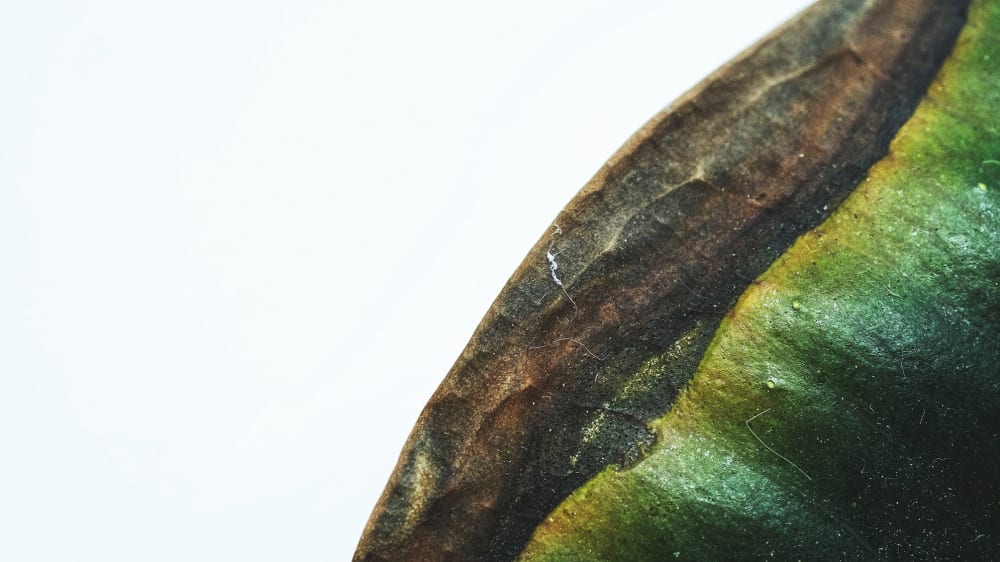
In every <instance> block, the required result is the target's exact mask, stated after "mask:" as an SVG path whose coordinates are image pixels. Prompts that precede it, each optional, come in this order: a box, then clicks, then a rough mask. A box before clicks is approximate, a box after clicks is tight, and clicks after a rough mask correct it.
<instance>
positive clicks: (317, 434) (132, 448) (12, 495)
mask: <svg viewBox="0 0 1000 562" xmlns="http://www.w3.org/2000/svg"><path fill="white" fill-rule="evenodd" d="M807 3H808V2H806V1H805V0H781V1H777V0H775V1H770V2H766V3H763V2H736V1H732V0H728V1H727V0H701V1H700V2H681V1H677V0H670V1H667V0H661V1H659V2H652V1H646V2H640V1H626V2H607V1H605V2H596V1H583V2H579V1H578V2H566V1H563V2H528V1H523V0H517V1H512V2H503V3H472V2H457V1H452V2H447V1H433V0H432V1H428V2H398V1H397V2H383V3H379V2H361V1H352V2H343V1H338V0H327V1H325V2H323V1H308V0H292V1H281V2H278V1H275V0H269V1H243V2H235V1H226V2H223V1H197V2H195V1H188V0H183V1H177V2H134V1H125V0H122V1H117V2H116V1H111V0H92V1H80V2H58V1H54V0H44V1H37V2H14V1H9V2H5V3H4V5H3V6H2V7H0V80H2V88H0V258H2V269H0V559H2V560H11V561H19V562H29V561H67V560H81V561H116V562H118V561H120V562H134V561H137V560H142V561H144V562H156V561H171V562H175V561H178V560H185V561H220V560H226V561H230V560H231V561H277V560H281V561H309V562H314V561H317V560H331V561H332V560H347V559H349V558H350V555H351V553H352V552H353V549H354V546H355V544H356V543H357V540H358V538H359V536H360V533H361V531H362V528H363V526H364V523H365V521H366V520H367V517H368V514H369V512H370V511H371V509H372V507H373V505H374V503H375V501H376V499H377V497H378V495H379V493H380V491H381V489H382V487H383V485H384V483H385V481H386V479H387V478H388V476H389V473H390V471H391V470H392V467H393V465H394V464H395V460H396V456H397V455H398V453H399V450H400V447H401V446H402V445H403V442H404V440H405V438H406V436H407V434H408V433H409V430H410V427H411V426H412V424H413V422H414V421H415V420H416V417H417V415H418V413H419V411H420V409H421V408H422V407H423V404H424V403H425V402H426V400H427V399H428V398H429V396H430V395H431V393H432V392H433V390H434V388H435V387H436V386H437V384H438V383H439V382H440V380H441V378H442V377H443V376H444V374H445V372H446V371H447V370H448V368H449V367H450V366H451V363H452V362H453V361H454V359H455V358H456V357H457V355H458V354H459V352H460V351H461V349H462V347H463V346H464V345H465V342H466V341H467V339H468V337H469V336H470V335H471V334H472V331H473V329H474V328H475V326H476V324H477V323H478V321H479V319H480V318H481V317H482V315H483V314H484V313H485V312H486V309H487V308H488V306H489V305H490V303H491V302H492V300H493V298H494V297H495V296H496V294H497V292H498V291H499V290H500V287H501V286H502V285H503V283H504V282H505V280H506V279H507V277H508V276H509V275H510V273H512V272H513V270H514V268H515V267H516V266H517V265H518V263H519V262H520V261H521V259H522V258H523V256H524V254H525V253H526V252H527V250H528V248H529V247H530V246H531V245H532V244H533V243H534V242H535V240H536V239H537V238H538V237H539V236H541V235H542V234H543V233H544V232H545V231H546V229H547V228H549V226H550V221H551V220H552V219H553V218H554V217H555V216H556V214H557V212H558V211H559V209H561V208H562V206H563V205H565V203H566V202H568V200H569V199H570V198H571V197H572V196H573V194H574V193H575V192H576V191H577V190H578V189H579V188H580V187H581V186H582V185H583V183H584V182H585V181H586V180H587V179H589V177H590V176H591V175H592V174H593V173H594V172H595V171H596V170H597V169H598V168H599V167H600V165H601V164H602V163H603V162H604V161H605V160H606V159H607V158H608V157H609V156H610V155H611V154H612V152H614V150H615V149H617V148H618V146H620V145H621V144H622V143H623V142H624V141H625V139H626V138H628V136H629V135H631V134H632V133H633V132H634V131H635V130H636V129H638V128H639V127H640V126H641V125H642V124H643V123H644V122H645V121H646V120H647V119H648V118H650V117H651V116H653V115H654V114H655V113H656V112H657V111H658V110H660V109H661V108H662V107H664V106H665V105H667V104H668V103H669V102H670V101H672V100H673V99H674V98H676V97H677V96H679V95H680V94H681V93H682V92H683V91H684V90H686V89H688V88H690V87H691V86H693V85H694V84H695V83H696V82H697V81H698V80H700V79H701V78H702V77H704V76H705V75H707V74H708V73H709V72H711V71H712V70H714V69H715V68H716V67H717V66H718V65H720V64H721V63H723V62H725V61H726V60H727V59H729V58H731V57H732V56H733V55H735V54H737V53H738V52H739V51H740V50H742V49H743V48H744V47H746V46H748V45H750V44H751V43H752V42H753V41H754V40H756V39H757V38H758V37H760V36H761V35H763V34H764V33H766V32H767V31H769V30H770V29H771V28H773V27H775V26H776V25H778V24H779V23H780V22H781V21H783V20H785V19H787V18H788V17H790V16H791V15H792V14H793V13H794V12H796V11H798V10H799V9H801V8H803V7H804V6H805V5H806V4H807Z"/></svg>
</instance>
